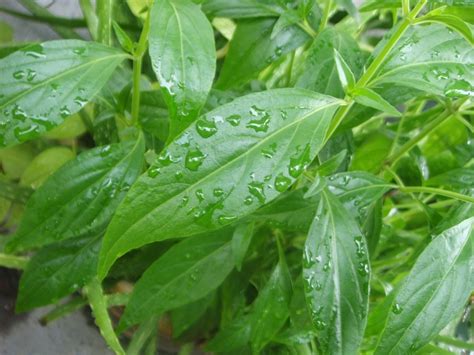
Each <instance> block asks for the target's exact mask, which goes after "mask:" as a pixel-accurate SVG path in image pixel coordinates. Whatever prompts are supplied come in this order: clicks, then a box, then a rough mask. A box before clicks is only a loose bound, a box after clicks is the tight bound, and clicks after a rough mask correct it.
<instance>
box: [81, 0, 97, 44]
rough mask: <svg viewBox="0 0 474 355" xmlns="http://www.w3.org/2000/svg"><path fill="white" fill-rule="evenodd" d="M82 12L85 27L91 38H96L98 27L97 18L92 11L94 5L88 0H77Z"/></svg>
mask: <svg viewBox="0 0 474 355" xmlns="http://www.w3.org/2000/svg"><path fill="white" fill-rule="evenodd" d="M79 5H80V6H81V10H82V13H83V14H84V17H85V19H86V23H87V28H88V29H89V33H90V34H91V37H92V39H93V40H97V31H98V30H97V29H98V28H99V19H98V18H97V14H96V13H95V12H94V7H93V6H92V3H91V2H90V0H79Z"/></svg>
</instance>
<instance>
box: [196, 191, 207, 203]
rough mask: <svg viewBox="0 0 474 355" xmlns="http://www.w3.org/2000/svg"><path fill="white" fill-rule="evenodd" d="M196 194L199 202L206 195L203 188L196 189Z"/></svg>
mask: <svg viewBox="0 0 474 355" xmlns="http://www.w3.org/2000/svg"><path fill="white" fill-rule="evenodd" d="M195 195H196V197H197V199H198V200H199V202H202V201H204V199H205V197H204V192H203V191H202V189H199V190H196V192H195Z"/></svg>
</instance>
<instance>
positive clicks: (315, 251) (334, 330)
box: [303, 192, 370, 354]
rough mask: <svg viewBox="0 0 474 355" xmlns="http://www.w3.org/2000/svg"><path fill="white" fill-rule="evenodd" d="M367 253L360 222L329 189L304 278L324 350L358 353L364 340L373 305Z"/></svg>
mask: <svg viewBox="0 0 474 355" xmlns="http://www.w3.org/2000/svg"><path fill="white" fill-rule="evenodd" d="M367 254H368V253H367V247H366V243H365V238H364V236H363V235H362V232H361V231H360V229H359V227H358V225H357V223H356V221H355V220H354V219H353V217H351V215H350V214H349V213H348V212H347V211H346V209H345V208H344V206H343V205H342V204H341V203H340V202H339V201H338V200H337V198H336V197H334V196H332V195H331V194H330V193H329V192H324V193H323V197H322V198H321V202H320V204H319V207H318V211H317V213H316V216H315V218H314V222H313V224H312V226H311V229H310V231H309V234H308V239H307V240H306V244H305V250H304V258H303V277H304V281H305V283H304V285H305V289H306V299H307V302H308V306H309V307H310V310H311V318H312V320H313V324H314V327H315V329H316V330H317V331H318V339H319V342H320V344H321V347H322V351H323V352H325V353H332V354H354V353H356V352H357V349H358V347H359V345H360V343H361V341H362V336H363V334H364V329H365V324H366V321H367V312H368V307H369V304H368V296H369V274H370V267H369V260H368V255H367Z"/></svg>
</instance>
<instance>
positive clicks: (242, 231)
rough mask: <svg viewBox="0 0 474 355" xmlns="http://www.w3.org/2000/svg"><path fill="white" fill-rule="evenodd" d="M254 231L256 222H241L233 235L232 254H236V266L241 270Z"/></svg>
mask: <svg viewBox="0 0 474 355" xmlns="http://www.w3.org/2000/svg"><path fill="white" fill-rule="evenodd" d="M253 231H254V223H244V224H239V225H238V226H237V227H236V228H235V231H234V235H233V236H232V254H233V255H234V261H235V266H236V267H237V270H239V271H240V269H241V268H242V263H243V261H244V259H245V255H246V254H247V250H248V248H249V245H250V242H251V241H252V236H253Z"/></svg>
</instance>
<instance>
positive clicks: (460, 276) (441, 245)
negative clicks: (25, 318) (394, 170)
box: [375, 218, 474, 354]
mask: <svg viewBox="0 0 474 355" xmlns="http://www.w3.org/2000/svg"><path fill="white" fill-rule="evenodd" d="M473 226H474V218H470V219H467V220H465V221H463V222H462V223H460V224H458V225H456V226H455V227H452V228H450V229H448V230H446V231H444V232H443V233H442V234H440V235H439V236H437V237H436V238H435V239H434V240H433V241H432V242H431V243H430V244H429V245H428V247H427V248H426V249H425V250H424V251H423V253H422V254H421V255H420V257H419V258H418V260H417V261H416V263H415V265H414V266H413V268H412V269H411V271H410V274H409V275H408V276H407V278H406V280H405V281H404V283H403V284H402V286H401V288H400V289H399V290H398V292H397V294H396V296H395V299H394V301H393V303H392V308H391V312H390V314H389V316H388V319H387V321H386V324H385V326H384V328H383V330H382V332H381V336H380V339H379V343H378V346H377V349H376V351H375V353H376V354H389V353H391V354H406V353H408V352H415V351H417V350H418V349H420V348H422V347H423V346H424V345H425V344H427V343H428V342H429V341H430V340H431V339H432V338H433V337H434V336H435V335H437V334H438V333H439V332H440V331H441V330H442V329H443V328H444V327H445V326H446V325H447V324H448V323H449V322H450V321H451V320H452V319H453V318H454V317H456V315H458V314H459V313H460V312H461V311H462V309H463V307H464V305H465V304H466V302H467V300H468V298H469V295H470V294H471V292H472V289H473V288H474V277H473V276H474V273H473V272H472V265H473V263H474V257H473V255H474V233H473Z"/></svg>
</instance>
